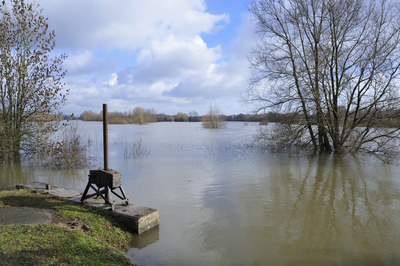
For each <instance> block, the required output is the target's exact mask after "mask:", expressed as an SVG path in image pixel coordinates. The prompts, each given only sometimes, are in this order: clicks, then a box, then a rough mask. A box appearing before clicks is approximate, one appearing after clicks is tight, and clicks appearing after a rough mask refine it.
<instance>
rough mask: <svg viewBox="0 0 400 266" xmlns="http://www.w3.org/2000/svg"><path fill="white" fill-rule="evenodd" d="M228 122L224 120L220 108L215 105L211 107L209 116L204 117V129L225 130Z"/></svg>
mask: <svg viewBox="0 0 400 266" xmlns="http://www.w3.org/2000/svg"><path fill="white" fill-rule="evenodd" d="M225 125H226V122H225V121H224V120H223V117H222V112H221V110H220V109H219V107H218V106H217V105H216V104H214V106H212V105H210V109H209V110H208V112H207V114H206V115H204V116H203V127H205V128H223V127H225Z"/></svg>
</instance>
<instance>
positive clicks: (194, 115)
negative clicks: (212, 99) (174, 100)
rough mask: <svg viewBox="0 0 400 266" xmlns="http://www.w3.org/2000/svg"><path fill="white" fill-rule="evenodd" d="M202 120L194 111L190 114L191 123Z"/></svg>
mask: <svg viewBox="0 0 400 266" xmlns="http://www.w3.org/2000/svg"><path fill="white" fill-rule="evenodd" d="M199 121H200V118H199V114H198V113H197V112H196V111H195V110H193V111H190V112H189V122H199Z"/></svg>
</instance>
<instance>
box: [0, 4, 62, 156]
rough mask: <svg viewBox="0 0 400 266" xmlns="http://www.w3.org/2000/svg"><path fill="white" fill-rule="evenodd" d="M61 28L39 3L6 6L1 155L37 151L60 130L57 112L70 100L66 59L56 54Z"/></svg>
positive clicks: (2, 17) (1, 24)
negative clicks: (66, 87)
mask: <svg viewBox="0 0 400 266" xmlns="http://www.w3.org/2000/svg"><path fill="white" fill-rule="evenodd" d="M54 47H55V33H54V31H51V32H50V31H49V30H48V23H47V19H46V18H44V17H43V15H42V10H40V9H39V5H35V4H32V3H25V2H24V1H23V0H9V1H3V5H0V101H1V103H0V157H11V156H17V155H19V152H20V151H21V150H22V151H26V152H30V151H33V150H37V148H38V147H39V146H40V143H41V140H43V138H44V136H45V135H46V134H47V133H49V132H52V131H54V130H56V128H57V125H58V124H59V123H58V122H57V123H52V122H51V119H52V114H54V113H55V112H56V111H57V110H59V109H60V108H61V107H62V106H63V105H64V104H65V102H66V95H67V94H68V90H64V89H63V85H64V84H62V83H61V79H62V78H63V77H64V76H65V72H63V71H62V66H61V65H62V62H63V60H65V58H66V55H65V54H61V55H59V56H55V57H53V58H50V53H51V51H52V50H53V49H54Z"/></svg>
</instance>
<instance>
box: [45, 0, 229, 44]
mask: <svg viewBox="0 0 400 266" xmlns="http://www.w3.org/2000/svg"><path fill="white" fill-rule="evenodd" d="M39 4H40V5H41V7H43V8H44V15H45V16H47V17H49V23H50V27H51V28H54V29H55V31H56V34H57V39H58V46H59V47H61V48H64V49H65V48H66V49H71V48H74V49H82V48H83V49H94V48H97V47H98V46H100V47H102V48H105V49H128V50H135V49H137V48H140V47H146V46H147V45H148V43H149V42H151V41H152V40H154V39H160V40H163V39H165V38H168V36H170V35H175V36H185V37H193V36H196V35H198V34H199V33H211V32H213V31H215V30H216V29H217V28H216V26H217V25H221V23H222V25H224V24H226V23H228V22H229V16H228V15H226V14H221V15H213V14H210V13H207V12H205V4H204V2H203V0H189V1H188V0H163V1H159V0H135V1H131V0H118V1H109V0H84V1H82V0H40V1H39ZM220 28H221V27H218V29H220Z"/></svg>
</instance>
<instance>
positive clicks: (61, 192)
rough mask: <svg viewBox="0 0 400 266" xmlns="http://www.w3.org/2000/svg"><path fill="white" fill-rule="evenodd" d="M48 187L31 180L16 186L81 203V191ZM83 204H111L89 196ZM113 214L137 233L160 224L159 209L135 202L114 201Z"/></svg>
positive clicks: (101, 206)
mask: <svg viewBox="0 0 400 266" xmlns="http://www.w3.org/2000/svg"><path fill="white" fill-rule="evenodd" d="M50 187H51V188H52V189H50V190H47V189H46V183H42V182H32V183H27V184H23V185H17V186H16V188H17V189H20V188H32V189H38V190H43V192H44V193H49V194H52V195H54V196H57V197H61V198H65V199H67V200H71V201H74V202H77V203H81V204H82V202H81V201H80V200H81V196H82V195H81V194H82V193H80V192H78V191H75V190H69V189H64V188H58V187H56V186H50ZM83 204H86V205H88V206H90V207H93V208H98V209H103V210H110V211H111V206H110V205H108V204H105V201H104V200H103V199H102V198H97V199H96V198H90V199H87V200H85V201H83ZM113 214H115V216H117V218H118V220H120V221H122V222H123V223H124V224H125V225H126V226H127V227H129V228H130V229H131V230H132V231H134V232H136V233H137V234H138V235H140V234H142V233H143V232H146V231H148V230H150V229H151V228H154V227H156V226H158V225H159V224H160V218H159V211H158V210H157V209H153V208H148V207H143V206H139V205H135V204H129V205H126V204H125V201H124V202H121V203H119V202H118V201H114V212H113Z"/></svg>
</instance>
